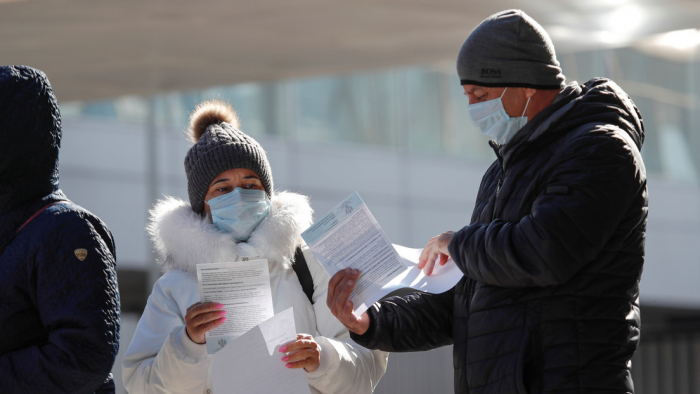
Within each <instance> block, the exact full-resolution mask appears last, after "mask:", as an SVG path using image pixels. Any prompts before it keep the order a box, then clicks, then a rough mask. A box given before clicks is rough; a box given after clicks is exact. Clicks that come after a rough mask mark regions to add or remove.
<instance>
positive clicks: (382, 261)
mask: <svg viewBox="0 0 700 394" xmlns="http://www.w3.org/2000/svg"><path fill="white" fill-rule="evenodd" d="M301 236H302V238H304V241H306V243H307V244H308V245H309V247H310V248H311V251H312V252H313V254H314V256H315V257H316V259H318V261H319V262H320V263H321V265H323V267H324V268H325V269H326V271H327V272H328V273H329V274H330V275H331V276H333V275H334V274H335V273H336V272H338V271H340V270H342V269H345V268H353V269H358V270H359V271H360V276H359V278H357V280H356V284H355V289H354V290H353V292H352V293H351V294H350V300H351V301H352V302H353V305H354V307H355V310H354V311H353V313H355V314H356V315H360V314H362V312H364V311H365V310H367V307H368V305H372V303H371V302H370V303H368V302H369V300H370V299H371V298H372V297H373V295H374V294H375V293H377V292H378V291H380V290H381V288H382V287H383V286H384V285H386V284H387V283H389V282H391V281H392V280H393V279H394V278H396V276H397V275H399V274H401V273H402V272H404V271H405V270H406V268H407V267H406V266H405V265H404V262H403V259H401V258H400V257H399V255H398V253H396V250H394V248H393V247H392V245H391V242H390V241H389V238H387V236H386V234H384V231H382V229H381V227H379V223H377V220H376V219H374V216H372V213H371V212H370V211H369V209H368V208H367V206H366V205H365V203H364V202H363V201H362V199H361V198H360V196H359V195H358V194H357V193H353V194H352V195H351V196H350V197H348V198H346V199H345V200H344V201H343V202H342V203H340V204H339V205H338V206H336V207H335V208H333V210H332V211H331V212H330V213H329V214H327V215H326V216H324V217H323V218H321V219H320V220H319V221H318V222H316V223H315V224H314V225H313V226H311V228H309V229H308V230H306V231H305V232H304V233H302V234H301ZM362 308H364V309H362Z"/></svg>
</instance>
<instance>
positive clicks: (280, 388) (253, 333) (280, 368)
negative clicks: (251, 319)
mask: <svg viewBox="0 0 700 394" xmlns="http://www.w3.org/2000/svg"><path fill="white" fill-rule="evenodd" d="M290 338H291V339H290ZM295 339H296V327H295V324H294V313H293V310H292V308H289V309H287V310H285V311H284V312H281V313H278V314H277V315H275V316H273V317H271V318H270V319H268V320H266V321H264V322H262V323H260V325H259V326H257V327H254V328H253V329H251V330H250V331H248V332H247V333H245V334H243V335H242V336H240V337H238V338H236V339H235V340H234V341H233V342H231V343H229V344H228V345H226V347H224V348H223V349H221V350H220V351H219V352H217V353H216V354H215V355H214V357H213V359H212V366H211V381H212V387H213V389H214V392H215V393H217V394H255V393H290V394H311V390H310V389H309V384H308V382H307V380H306V374H305V373H304V370H303V369H289V368H287V367H285V364H286V363H285V362H284V361H282V357H283V356H284V354H282V353H280V352H279V351H277V350H278V349H279V348H280V347H281V346H282V345H284V344H286V343H289V342H290V341H292V340H295ZM270 349H272V350H270Z"/></svg>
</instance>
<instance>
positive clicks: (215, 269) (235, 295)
mask: <svg viewBox="0 0 700 394" xmlns="http://www.w3.org/2000/svg"><path fill="white" fill-rule="evenodd" d="M197 280H198V281H199V295H200V299H201V300H202V302H219V303H221V304H223V305H224V308H223V309H224V310H225V311H226V312H227V314H226V317H227V320H226V322H225V323H224V324H222V325H220V326H219V327H216V328H214V329H213V330H211V331H209V332H207V334H206V337H207V353H209V354H214V353H216V352H218V351H219V350H220V349H221V348H223V347H224V346H226V344H227V343H229V342H231V341H233V340H234V339H236V337H238V336H240V335H243V334H244V333H246V332H247V331H248V330H250V329H251V328H253V327H255V326H257V325H258V324H260V323H261V322H263V321H265V320H267V319H269V318H271V317H272V315H274V314H275V313H274V310H273V307H272V289H271V287H270V271H269V269H268V265H267V259H261V260H252V261H237V262H233V263H211V264H197Z"/></svg>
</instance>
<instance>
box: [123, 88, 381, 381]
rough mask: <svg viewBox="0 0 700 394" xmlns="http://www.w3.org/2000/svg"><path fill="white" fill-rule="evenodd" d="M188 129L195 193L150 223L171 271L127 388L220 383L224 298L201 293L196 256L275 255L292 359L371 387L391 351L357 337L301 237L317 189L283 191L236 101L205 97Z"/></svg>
mask: <svg viewBox="0 0 700 394" xmlns="http://www.w3.org/2000/svg"><path fill="white" fill-rule="evenodd" d="M189 133H190V137H191V139H192V141H193V142H194V145H193V146H192V148H190V150H189V151H188V153H187V157H186V158H185V172H186V174H187V183H188V185H187V189H188V194H189V202H186V201H183V200H179V199H176V198H166V199H164V200H162V201H160V202H158V203H157V204H156V206H155V207H154V208H153V210H151V222H150V224H149V226H148V232H149V234H150V236H151V238H152V242H153V244H154V246H155V249H156V251H157V253H158V255H159V259H158V264H160V267H161V269H162V271H163V272H164V275H163V276H162V277H161V278H160V279H159V280H158V281H157V282H156V284H155V285H154V287H153V293H152V294H151V296H150V297H149V298H148V303H147V305H146V309H145V310H144V313H143V315H142V316H141V319H140V320H139V323H138V326H137V327H136V333H135V334H134V337H133V339H132V341H131V344H130V346H129V349H128V350H127V351H126V354H125V356H124V361H123V366H122V367H123V373H122V375H123V380H124V385H125V386H126V388H127V391H128V392H129V393H131V394H138V393H197V394H210V393H212V388H211V375H210V367H211V363H212V357H211V356H210V355H208V354H207V350H206V345H205V342H206V338H205V335H204V334H205V333H206V332H207V331H209V330H211V329H213V328H215V327H217V326H219V325H221V324H222V323H223V322H224V321H225V319H226V318H227V316H225V312H224V311H223V310H221V309H220V308H221V307H222V305H220V304H216V303H204V304H203V303H200V302H199V301H200V297H199V288H198V284H197V268H196V265H197V264H198V263H216V262H231V261H242V260H253V259H258V258H266V259H267V260H268V264H269V269H270V284H271V287H272V298H273V308H274V312H275V313H279V312H282V311H284V310H286V309H288V308H289V307H293V308H294V320H295V323H296V327H297V330H298V331H299V333H300V334H299V335H298V336H297V340H296V341H295V342H292V343H291V344H289V345H287V349H284V350H286V353H290V354H289V355H286V354H284V353H280V358H281V359H282V360H283V361H285V362H287V364H286V366H287V367H288V368H304V370H305V374H306V378H307V380H308V383H309V386H310V388H311V391H312V392H313V393H353V394H357V393H371V392H372V391H373V390H374V387H375V386H376V385H377V382H378V381H379V379H380V378H381V376H382V375H383V374H384V372H385V371H386V365H387V358H388V354H387V353H385V352H381V351H376V350H368V349H365V348H363V347H361V346H358V345H357V344H355V343H354V342H353V341H352V340H351V339H350V336H349V334H348V331H347V329H346V328H345V327H344V326H343V325H342V324H341V323H340V322H339V321H338V320H337V319H336V318H335V317H334V316H333V315H332V314H331V312H330V310H329V309H328V307H327V306H326V293H327V286H328V281H329V279H330V278H329V276H328V274H327V273H326V272H325V271H324V270H323V268H322V267H321V265H320V264H319V263H318V261H317V260H316V259H315V258H314V257H313V255H312V254H311V253H310V252H309V250H308V248H307V247H306V246H305V245H303V242H302V240H301V237H300V234H301V232H302V231H304V230H305V229H306V228H308V227H309V226H310V225H311V222H312V218H311V214H312V210H311V207H310V206H309V201H308V198H307V197H305V196H302V195H299V194H295V193H289V192H275V191H274V189H273V183H272V173H271V171H270V165H269V162H268V160H267V157H266V155H265V152H264V151H263V149H262V147H260V145H259V144H258V143H257V142H256V141H255V140H254V139H252V138H251V137H249V136H248V135H246V134H244V133H243V132H241V131H240V130H239V129H238V119H237V117H236V114H235V112H234V111H233V110H232V109H231V108H230V107H229V106H228V105H225V104H223V103H221V102H218V101H209V102H206V103H203V104H202V105H200V106H199V107H198V108H197V110H196V111H195V112H194V113H193V114H192V117H191V118H190V129H189ZM299 248H301V252H302V253H303V256H304V258H305V260H306V263H307V265H308V268H309V272H310V274H311V278H312V279H313V295H312V297H311V302H310V300H309V298H308V296H307V295H306V294H305V293H304V290H303V289H302V285H301V284H300V281H299V279H298V277H297V275H296V273H295V271H294V270H293V269H292V264H294V262H293V260H294V256H295V252H297V250H298V249H299ZM231 318H235V317H231ZM241 357H245V355H241Z"/></svg>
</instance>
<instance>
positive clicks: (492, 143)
mask: <svg viewBox="0 0 700 394" xmlns="http://www.w3.org/2000/svg"><path fill="white" fill-rule="evenodd" d="M489 145H490V146H491V148H492V149H493V151H494V153H496V157H497V158H498V163H499V164H500V166H501V176H499V177H498V186H496V193H495V196H494V199H493V210H492V211H491V220H493V219H495V216H496V202H497V200H498V194H499V193H500V192H501V187H502V186H503V176H504V175H505V172H506V170H505V168H503V156H501V152H500V151H501V145H499V144H498V142H496V141H493V140H491V141H489Z"/></svg>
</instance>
